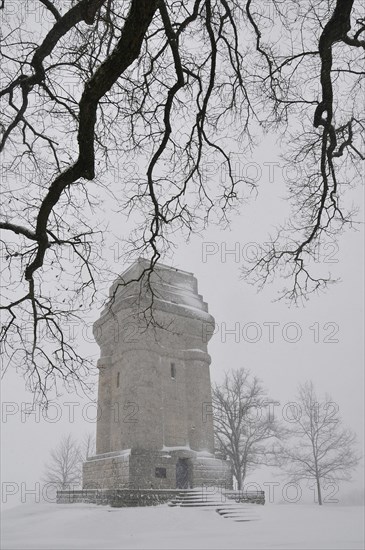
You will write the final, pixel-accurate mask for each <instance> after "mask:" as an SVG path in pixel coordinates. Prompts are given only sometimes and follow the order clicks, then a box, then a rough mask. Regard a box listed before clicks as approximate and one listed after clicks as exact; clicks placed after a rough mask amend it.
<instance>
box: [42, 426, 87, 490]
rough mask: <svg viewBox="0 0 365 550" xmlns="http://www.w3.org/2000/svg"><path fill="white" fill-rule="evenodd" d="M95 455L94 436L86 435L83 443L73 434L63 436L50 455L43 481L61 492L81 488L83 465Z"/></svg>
mask: <svg viewBox="0 0 365 550" xmlns="http://www.w3.org/2000/svg"><path fill="white" fill-rule="evenodd" d="M94 453H95V438H94V436H93V435H92V434H89V433H88V434H85V436H84V438H83V440H82V441H81V443H80V442H78V441H76V439H74V438H73V437H72V435H71V434H68V435H65V436H63V437H62V438H61V441H60V442H59V444H58V445H57V447H55V448H54V449H53V450H52V451H51V453H50V459H49V461H48V463H47V464H46V466H45V475H44V477H43V480H44V481H45V482H46V483H50V484H52V485H53V486H55V487H57V489H60V490H66V489H70V488H76V487H79V486H81V482H82V463H83V462H84V461H85V460H86V459H87V457H88V456H91V455H92V454H94Z"/></svg>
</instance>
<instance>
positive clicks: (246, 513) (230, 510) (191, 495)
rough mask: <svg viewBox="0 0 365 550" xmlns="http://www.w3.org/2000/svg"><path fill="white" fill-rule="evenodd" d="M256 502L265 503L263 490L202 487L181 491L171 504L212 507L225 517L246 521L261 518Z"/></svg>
mask: <svg viewBox="0 0 365 550" xmlns="http://www.w3.org/2000/svg"><path fill="white" fill-rule="evenodd" d="M259 493H260V494H259ZM244 500H246V502H245V501H244ZM254 503H262V504H263V503H264V493H263V492H262V494H261V492H260V491H258V492H257V491H255V492H254V493H234V492H231V491H224V490H220V489H218V490H217V489H215V490H214V491H209V490H207V488H206V487H202V488H196V489H189V490H183V491H181V492H180V493H179V494H178V495H176V496H175V497H174V498H173V499H172V500H171V501H170V503H169V506H181V507H182V508H187V507H188V508H207V509H212V510H215V511H216V512H217V513H218V514H219V515H220V516H222V517H224V518H229V519H232V520H233V521H240V522H244V521H256V520H258V519H260V514H259V510H258V509H257V507H255V506H254Z"/></svg>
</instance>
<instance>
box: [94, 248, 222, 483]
mask: <svg viewBox="0 0 365 550" xmlns="http://www.w3.org/2000/svg"><path fill="white" fill-rule="evenodd" d="M148 266H149V263H148V262H147V261H146V260H143V259H139V260H138V261H136V262H135V263H134V264H133V265H132V266H131V267H130V268H129V269H127V270H126V271H125V272H124V273H123V274H122V275H121V276H120V277H119V278H118V279H117V280H116V281H115V282H114V284H113V285H112V287H111V288H110V293H109V294H110V303H109V304H108V306H107V307H106V308H105V309H104V310H103V311H102V313H101V316H100V319H99V320H98V321H96V322H95V324H94V336H95V339H96V341H97V343H98V344H99V346H100V349H101V356H100V359H99V361H98V368H99V389H98V419H97V436H96V453H97V454H96V456H94V457H90V458H89V459H88V460H87V462H85V463H84V468H83V486H84V488H94V487H97V488H102V489H112V488H134V489H138V488H142V489H146V488H155V489H175V488H188V487H197V486H202V485H214V486H217V485H220V486H225V487H230V486H231V483H232V481H231V474H230V468H229V464H228V463H227V462H225V461H222V460H219V459H217V458H215V457H214V438H213V418H212V402H211V386H210V374H209V364H210V356H209V354H208V352H207V342H208V340H209V338H210V336H211V334H212V333H213V327H214V319H213V317H212V316H211V315H210V314H209V313H208V307H207V304H206V303H205V302H204V301H203V299H202V296H201V295H200V294H198V288H197V280H196V279H195V277H194V276H193V274H191V273H188V272H186V271H182V270H179V269H175V268H172V267H168V266H165V265H161V264H158V265H157V266H155V268H154V271H153V273H152V274H149V275H148V272H147V271H146V270H147V268H148Z"/></svg>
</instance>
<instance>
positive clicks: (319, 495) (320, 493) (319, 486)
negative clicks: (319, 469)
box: [316, 475, 322, 506]
mask: <svg viewBox="0 0 365 550" xmlns="http://www.w3.org/2000/svg"><path fill="white" fill-rule="evenodd" d="M316 482H317V491H318V504H319V505H320V506H322V490H321V483H320V479H319V477H318V475H317V476H316Z"/></svg>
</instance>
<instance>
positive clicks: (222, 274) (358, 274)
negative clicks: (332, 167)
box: [1, 138, 364, 504]
mask: <svg viewBox="0 0 365 550" xmlns="http://www.w3.org/2000/svg"><path fill="white" fill-rule="evenodd" d="M275 160H278V159H277V158H276V156H275V151H274V148H273V141H272V139H269V138H268V139H267V140H265V141H264V142H263V144H262V146H261V147H260V148H259V149H258V151H257V152H256V153H255V156H254V157H253V158H252V159H247V158H246V159H244V160H242V161H241V165H240V168H239V169H242V170H245V169H249V170H251V176H252V175H253V174H254V172H253V171H254V170H257V184H258V186H259V189H258V190H259V194H258V196H257V198H255V197H252V200H251V202H249V203H248V204H246V205H244V206H243V207H242V209H241V210H240V212H239V213H238V214H237V215H235V216H234V217H233V218H232V225H231V228H230V229H227V230H222V229H221V228H218V227H211V228H209V230H207V231H206V232H205V233H204V234H203V235H200V236H195V237H193V238H192V239H191V240H190V242H189V243H188V244H186V243H185V242H184V240H183V239H180V240H179V239H178V238H176V239H175V244H176V249H175V251H174V254H173V255H171V256H170V257H169V258H166V259H165V260H164V263H167V264H170V265H174V266H175V267H178V268H181V269H183V270H186V271H191V272H193V273H194V274H195V276H196V277H197V280H198V287H199V292H200V294H202V295H203V297H204V300H205V301H206V302H207V303H208V306H209V311H210V313H211V314H212V315H213V316H214V317H215V319H216V323H217V333H216V334H215V335H214V336H213V338H212V340H211V342H210V344H209V353H210V354H211V356H212V365H211V377H212V380H213V381H217V382H219V381H220V380H222V376H223V374H224V372H225V371H227V370H229V369H235V368H239V367H241V366H244V367H247V368H249V369H251V371H252V373H253V374H255V375H257V376H258V377H259V378H261V379H262V380H263V382H264V384H265V386H266V387H267V389H268V390H269V393H270V395H271V396H272V397H273V398H275V399H277V400H278V401H280V404H281V405H280V407H278V408H277V409H276V411H277V413H278V414H279V415H280V414H281V411H282V407H283V406H284V405H285V403H287V402H289V401H293V400H295V396H296V388H297V385H298V383H302V382H304V381H306V380H308V379H311V380H313V382H314V384H315V387H316V389H317V391H318V393H319V394H324V393H329V394H331V396H332V398H333V400H334V401H335V402H336V403H337V404H338V406H339V411H340V414H341V417H342V418H343V420H344V423H345V424H346V425H347V426H349V427H351V428H353V429H354V430H355V431H356V432H357V434H358V437H359V442H360V445H361V447H363V419H364V375H363V363H364V352H363V332H364V325H363V304H364V294H363V293H364V290H363V282H364V236H363V230H362V229H360V230H359V231H357V232H355V231H348V232H346V233H345V234H344V235H343V236H342V237H341V239H340V241H339V242H338V245H334V246H333V249H331V248H329V249H327V250H326V251H324V253H323V254H322V255H321V261H320V265H319V266H318V267H320V268H323V270H324V271H323V274H324V275H326V274H327V272H328V271H331V273H332V274H333V276H334V277H341V279H342V282H340V283H338V284H337V285H333V286H331V287H330V288H329V290H328V291H327V293H326V294H322V295H321V296H319V297H317V296H313V297H312V298H311V299H310V300H309V301H308V302H307V303H306V305H305V307H299V308H295V307H291V308H289V307H288V306H287V304H285V303H282V302H275V301H274V300H275V299H276V298H277V290H278V289H281V288H282V287H283V285H284V282H283V281H277V282H276V283H275V284H274V285H270V286H268V287H267V288H266V289H265V290H264V291H263V292H261V293H257V291H256V289H255V288H254V287H252V286H250V285H248V284H247V283H245V282H244V281H242V280H240V265H241V263H242V262H241V260H242V259H244V256H245V255H247V254H251V253H252V251H254V250H255V246H256V244H255V243H260V242H263V241H265V239H266V238H267V237H268V234H269V232H270V231H272V230H273V228H274V227H275V225H277V224H279V223H281V222H283V217H285V215H286V211H287V203H286V201H285V185H284V183H285V182H284V178H283V173H282V170H281V169H280V166H279V167H278V169H277V170H276V172H275V175H274V177H270V174H269V168H268V165H267V164H265V163H267V162H273V161H275ZM252 162H255V163H256V164H255V165H253V164H250V165H249V164H248V163H252ZM279 162H280V161H279ZM211 177H212V178H217V177H220V175H219V174H211ZM351 200H353V201H354V203H356V204H357V205H362V204H363V193H362V191H361V190H358V191H352V197H351ZM108 208H110V210H111V212H110V213H109V215H110V219H111V227H110V230H111V232H113V231H115V233H117V234H119V235H121V236H125V237H126V236H127V223H126V220H125V219H124V218H123V216H122V215H121V214H117V213H114V212H112V208H113V206H112V205H110V206H109V207H107V209H108ZM359 219H361V218H359ZM128 226H130V223H129V224H128ZM113 243H114V241H113V237H112V236H110V237H109V241H108V247H109V249H110V255H111V256H110V257H112V253H113V249H114V250H115V247H114V245H113ZM229 251H235V253H234V254H233V253H231V254H230V253H229ZM115 260H116V261H115V265H114V266H113V267H114V270H115V272H116V273H118V272H119V273H121V272H122V271H124V270H125V269H126V268H127V267H128V266H127V265H125V264H123V262H122V261H121V260H119V259H118V258H117V257H116V258H115ZM93 316H94V319H96V318H97V317H98V316H99V312H98V311H97V310H95V311H94V315H93ZM81 345H82V349H84V350H85V353H88V354H89V353H90V352H93V353H95V357H97V355H98V348H97V346H96V344H93V343H92V342H91V341H88V342H85V341H81ZM95 397H96V396H95ZM2 400H3V407H4V406H5V407H8V408H7V409H6V410H7V411H8V414H7V417H6V418H5V417H3V422H2V424H1V430H2V432H1V455H2V463H1V473H2V480H3V481H6V482H16V483H18V484H19V493H20V484H21V483H22V482H23V483H25V484H26V485H25V487H27V488H31V487H32V484H33V485H34V484H35V483H36V482H37V481H39V480H40V478H41V475H42V472H43V469H44V462H45V461H46V460H47V457H48V453H49V451H50V449H51V448H52V447H54V446H55V445H56V444H57V443H58V441H59V439H60V437H61V436H62V434H65V433H68V432H72V433H73V434H74V435H75V437H79V438H81V437H82V435H83V434H84V433H85V432H87V431H94V430H95V422H94V411H95V409H94V408H93V407H92V406H91V407H88V405H87V403H88V401H87V400H86V399H82V398H80V397H78V396H77V395H67V394H64V395H63V396H61V397H60V399H59V401H58V408H55V409H54V414H55V416H56V417H57V421H55V422H50V421H45V420H44V418H42V415H41V414H40V418H39V419H36V418H35V417H34V416H30V417H25V416H24V415H21V412H20V411H21V407H22V405H21V404H22V402H31V401H32V395H30V394H29V393H27V392H26V391H25V390H24V381H23V379H22V378H21V377H20V375H17V374H16V373H14V372H10V371H8V372H7V374H6V376H5V378H4V379H3V382H2ZM67 402H73V403H79V404H80V405H79V406H77V407H76V408H75V409H74V410H75V418H74V421H72V417H71V415H70V410H71V408H72V406H71V405H65V403H67ZM9 403H12V404H13V405H10V406H9ZM9 407H10V408H9ZM12 412H13V413H14V414H10V413H12ZM254 477H255V476H254V475H253V478H254ZM359 486H363V478H362V467H359V469H358V471H357V473H356V474H355V476H354V483H353V487H359ZM18 496H19V495H17V496H14V497H9V499H8V504H14V503H16V499H17V498H18Z"/></svg>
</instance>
